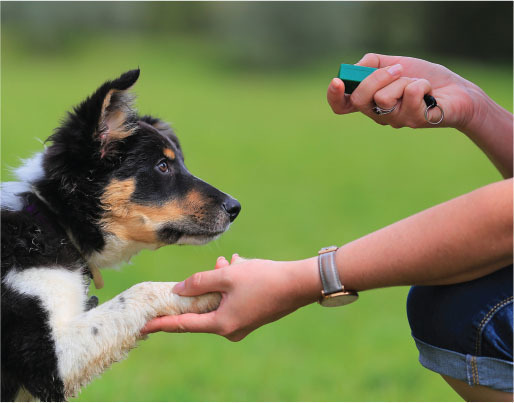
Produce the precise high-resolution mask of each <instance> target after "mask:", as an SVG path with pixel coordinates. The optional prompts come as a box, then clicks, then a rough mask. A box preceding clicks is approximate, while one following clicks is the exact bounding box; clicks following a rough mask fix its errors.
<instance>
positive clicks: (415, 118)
mask: <svg viewBox="0 0 514 403" xmlns="http://www.w3.org/2000/svg"><path fill="white" fill-rule="evenodd" d="M431 91H432V86H431V85H430V83H429V82H428V81H427V80H425V79H418V80H415V81H413V82H412V83H410V84H408V85H407V86H406V87H405V90H404V92H403V99H402V108H401V111H400V118H401V119H402V120H404V121H405V122H406V124H407V126H410V127H419V126H420V125H423V126H424V125H425V123H426V122H425V118H424V113H425V108H426V104H425V101H424V100H423V96H424V95H425V94H428V93H430V92H431ZM434 113H435V112H434Z"/></svg>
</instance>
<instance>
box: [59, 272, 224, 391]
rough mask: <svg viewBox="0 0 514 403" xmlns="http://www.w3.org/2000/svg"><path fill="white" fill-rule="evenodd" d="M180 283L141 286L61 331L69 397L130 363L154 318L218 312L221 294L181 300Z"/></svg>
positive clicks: (63, 370) (62, 363)
mask: <svg viewBox="0 0 514 403" xmlns="http://www.w3.org/2000/svg"><path fill="white" fill-rule="evenodd" d="M175 284H176V283H151V282H147V283H140V284H136V285H135V286H133V287H132V288H130V289H128V290H126V291H124V292H123V293H121V294H120V295H118V296H117V297H115V298H114V299H112V300H110V301H108V302H106V303H104V304H102V305H100V306H98V307H97V308H94V309H92V310H90V311H87V312H84V313H83V314H81V315H80V316H79V317H76V318H74V319H73V320H72V321H70V322H69V323H67V324H65V325H64V326H63V327H61V328H60V329H55V339H56V347H57V348H56V350H57V357H58V365H59V373H60V374H61V376H62V380H63V384H64V390H65V395H66V396H67V397H71V396H74V395H75V394H76V393H77V392H78V391H79V390H80V388H81V387H83V386H84V385H86V384H87V383H88V382H90V381H91V379H92V378H93V377H95V376H97V375H99V374H101V373H102V372H103V371H104V370H105V369H106V368H107V367H109V366H110V365H111V364H112V363H113V362H116V361H120V360H122V359H124V358H125V356H126V354H127V353H128V351H129V350H130V349H131V348H133V347H135V346H136V342H137V340H138V339H139V338H141V333H140V331H141V329H142V328H143V326H144V325H145V324H146V322H147V321H148V320H149V319H151V318H154V317H157V316H161V315H176V314H181V313H186V312H197V313H202V312H208V311H211V310H213V309H216V308H217V306H218V304H219V301H220V298H221V297H220V295H219V294H217V293H216V294H206V295H203V296H200V297H181V296H178V295H176V294H173V293H172V291H171V290H172V287H173V286H174V285H175Z"/></svg>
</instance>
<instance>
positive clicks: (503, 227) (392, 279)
mask: <svg viewBox="0 0 514 403" xmlns="http://www.w3.org/2000/svg"><path fill="white" fill-rule="evenodd" d="M512 190H513V182H512V179H508V180H504V181H501V182H497V183H494V184H491V185H488V186H485V187H483V188H480V189H477V190H475V191H473V192H471V193H468V194H465V195H463V196H460V197H458V198H456V199H452V200H450V201H447V202H444V203H442V204H440V205H437V206H435V207H432V208H430V209H428V210H424V211H422V212H420V213H418V214H415V215H413V216H411V217H408V218H406V219H404V220H401V221H398V222H396V223H394V224H391V225H390V226H388V227H385V228H382V229H380V230H378V231H376V232H374V233H372V234H369V235H366V236H364V237H362V238H359V239H357V240H355V241H353V242H350V243H348V244H346V245H344V246H342V247H341V248H340V249H339V250H338V252H337V254H336V261H337V267H338V269H339V270H340V274H341V278H342V279H343V284H344V285H345V287H346V288H347V289H353V290H358V291H362V290H369V289H373V288H379V287H389V286H397V285H408V284H424V285H439V284H451V283H457V282H462V281H468V280H472V279H474V278H478V277H481V276H484V275H486V274H488V273H491V272H493V271H495V270H498V269H500V268H501V267H504V266H506V265H508V264H510V263H512ZM238 262H239V263H238ZM234 263H237V264H232V265H230V266H225V265H224V264H223V262H221V263H219V265H220V266H225V267H222V268H220V269H218V270H213V271H206V272H201V273H196V274H194V275H193V276H192V277H190V278H188V279H186V280H185V282H183V283H182V285H181V286H177V287H175V292H177V293H179V294H180V295H200V294H203V293H206V292H210V291H220V292H221V293H222V301H221V304H220V307H219V308H218V310H216V311H214V312H211V313H208V314H202V315H197V314H184V315H180V316H167V317H162V318H157V319H155V320H153V321H151V322H149V323H148V324H147V326H146V328H145V329H144V331H146V332H154V331H159V330H163V331H169V332H178V331H185V332H208V333H216V334H220V335H223V336H225V337H227V338H228V339H230V340H233V341H237V340H241V339H242V338H244V337H245V336H246V335H247V334H248V333H250V332H251V331H253V330H254V329H256V328H258V327H260V326H262V325H264V324H266V323H269V322H273V321H275V320H277V319H279V318H281V317H283V316H285V315H287V314H289V313H291V312H293V311H295V310H296V309H298V308H300V307H302V306H304V305H307V304H310V303H312V302H315V301H316V300H317V299H318V298H319V296H320V292H321V288H322V287H321V281H320V277H319V272H318V267H317V258H316V257H311V258H308V259H305V260H299V261H293V262H275V261H269V260H259V259H252V260H247V261H244V260H243V261H241V260H239V259H237V258H236V259H235V262H234Z"/></svg>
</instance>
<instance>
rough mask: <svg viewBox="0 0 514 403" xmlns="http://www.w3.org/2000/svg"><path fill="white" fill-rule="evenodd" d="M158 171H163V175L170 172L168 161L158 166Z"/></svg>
mask: <svg viewBox="0 0 514 403" xmlns="http://www.w3.org/2000/svg"><path fill="white" fill-rule="evenodd" d="M157 169H159V171H161V172H162V173H165V172H168V171H169V167H168V163H167V162H166V161H161V162H159V163H158V164H157Z"/></svg>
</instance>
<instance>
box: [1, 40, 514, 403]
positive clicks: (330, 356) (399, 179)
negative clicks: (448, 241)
mask: <svg viewBox="0 0 514 403" xmlns="http://www.w3.org/2000/svg"><path fill="white" fill-rule="evenodd" d="M17 37H18V36H17V35H16V33H15V32H3V37H2V77H1V78H2V92H1V101H2V105H1V112H2V121H1V129H2V138H1V140H2V150H1V157H2V163H1V167H2V174H3V175H2V180H4V181H5V180H10V179H12V176H11V174H10V172H9V167H13V166H17V165H18V164H19V159H20V158H26V157H28V156H30V155H31V154H32V153H33V152H34V151H37V150H40V149H42V147H43V146H42V144H41V141H40V140H44V139H46V137H47V136H48V135H49V134H51V132H52V130H53V128H54V127H56V125H57V124H58V122H59V120H60V119H61V118H62V117H63V115H64V112H65V111H66V110H68V109H69V108H70V107H71V106H72V105H74V104H76V103H77V102H79V101H81V100H82V99H83V98H84V97H85V96H86V95H87V94H89V93H91V92H92V91H93V90H94V89H95V88H96V87H97V86H98V85H99V84H101V83H102V81H103V80H105V79H108V78H113V77H115V76H117V75H119V74H120V73H121V72H123V71H125V70H128V69H132V68H134V67H137V66H140V68H141V71H142V73H141V78H140V81H139V82H138V83H137V85H136V87H135V91H136V92H137V94H138V101H137V106H138V108H139V110H140V111H141V112H143V113H152V114H156V115H158V116H161V117H162V118H164V119H165V120H168V121H170V122H172V124H173V126H174V128H175V129H176V132H177V134H178V135H179V138H180V140H181V142H182V144H183V148H184V149H185V155H186V163H187V165H188V167H189V169H190V170H191V172H193V173H194V174H195V175H197V176H199V177H201V178H203V179H204V180H206V181H208V182H210V183H212V184H213V185H216V186H218V187H219V188H221V189H222V190H224V191H226V192H228V193H230V194H232V195H233V196H235V197H236V198H238V199H239V201H240V202H241V204H242V206H243V209H242V212H241V215H240V217H239V218H238V219H237V220H236V222H235V223H234V225H233V226H232V227H231V229H230V231H229V232H228V233H227V234H225V235H224V236H223V237H222V238H221V239H219V240H218V241H216V242H214V243H212V244H209V245H207V246H203V247H189V246H185V247H168V248H163V249H161V250H158V251H156V252H143V253H141V254H140V255H139V256H137V257H135V258H134V259H133V261H132V264H131V265H126V267H123V270H122V272H118V271H109V270H106V271H104V279H105V283H106V287H105V288H104V289H103V290H99V291H95V290H93V291H92V292H93V293H94V294H95V295H98V296H99V298H100V301H101V302H102V301H106V300H108V299H109V298H111V297H112V296H114V295H116V294H117V293H119V292H121V291H122V290H124V289H126V288H128V287H130V286H131V285H133V284H135V283H137V282H141V281H146V280H154V281H179V280H181V279H183V278H185V277H187V276H188V275H190V274H192V273H193V272H195V271H199V270H206V269H209V268H211V267H212V266H213V265H214V262H215V259H216V258H217V257H218V256H219V255H225V256H230V255H231V253H233V252H236V251H237V252H238V253H240V254H241V255H243V256H249V257H261V258H270V259H283V260H286V259H299V258H304V257H308V256H312V255H314V254H315V253H316V251H317V250H318V249H319V248H320V247H321V246H326V245H331V244H342V243H344V242H347V241H350V240H353V239H355V238H357V237H359V236H362V235H365V234H367V233H369V232H371V231H374V230H376V229H379V228H381V227H383V226H385V225H388V224H390V223H392V222H394V221H396V220H398V219H401V218H403V217H406V216H408V215H411V214H413V213H415V212H418V211H420V210H422V209H425V208H427V207H429V206H432V205H434V204H436V203H440V202H443V201H445V200H448V199H450V198H453V197H455V196H458V195H461V194H463V193H465V192H468V191H471V190H472V189H475V188H477V187H479V186H482V185H485V184H487V183H489V182H492V181H496V180H499V179H500V176H499V174H498V173H497V172H496V171H495V169H494V168H493V167H492V165H491V164H490V163H489V161H488V160H487V158H486V157H485V156H484V155H483V154H482V153H481V152H480V151H479V150H478V149H477V148H476V147H475V146H474V145H473V144H472V143H471V142H470V141H469V140H468V139H467V138H465V137H464V136H463V135H462V134H460V133H458V132H456V131H454V130H450V129H427V130H419V131H413V130H411V129H401V130H395V129H391V128H388V127H381V126H379V125H376V124H374V123H373V122H371V121H370V120H369V119H367V118H366V117H364V116H362V115H358V114H354V115H350V116H344V117H342V116H335V115H333V114H332V113H331V111H330V109H329V107H328V105H327V103H326V101H325V90H326V87H327V85H328V83H329V81H330V79H331V77H332V76H333V74H334V73H335V71H336V69H337V67H338V64H339V63H341V62H348V63H351V62H353V59H354V58H355V57H354V56H352V58H349V57H348V58H344V59H343V57H342V55H335V56H334V59H333V60H328V61H327V60H324V61H319V63H318V62H313V63H312V64H311V66H310V67H305V68H304V69H302V70H295V71H291V72H289V73H288V74H286V73H285V72H283V73H277V72H273V73H271V72H267V73H256V72H245V71H237V70H234V69H232V68H231V66H230V64H229V63H227V61H226V60H223V58H221V57H219V56H217V53H216V51H215V49H213V48H211V47H209V46H208V44H205V43H201V42H198V41H195V40H190V39H185V38H167V39H166V38H141V37H133V38H125V39H124V40H123V41H122V40H120V39H119V38H115V37H112V38H100V37H89V38H83V39H80V40H79V41H78V42H77V43H75V46H74V47H73V50H70V51H69V52H65V53H54V54H41V53H38V52H37V51H30V52H29V51H27V49H25V48H24V47H23V46H22V44H21V42H18V40H17ZM443 63H444V64H446V65H447V66H448V67H450V68H452V69H454V70H455V71H457V72H459V74H461V75H463V76H465V77H467V78H469V79H471V80H473V81H475V82H476V83H477V84H479V85H480V86H481V87H482V88H483V89H484V90H486V91H487V92H488V93H489V94H490V95H491V96H492V97H493V98H494V99H495V100H497V101H498V102H499V103H500V104H502V105H503V106H504V107H506V108H508V109H509V110H512V74H511V73H512V72H511V67H510V66H506V67H505V68H502V67H496V66H486V65H473V64H468V63H464V62H458V61H451V60H450V61H443ZM486 68H488V69H489V71H487V70H486ZM486 71H487V72H488V74H486ZM320 188H323V189H325V190H324V191H323V192H321V193H320V192H319V189H320ZM129 266H130V267H129ZM407 292H408V288H395V289H382V290H375V291H368V292H364V293H362V295H361V299H360V301H359V302H358V303H356V304H354V305H351V306H349V307H347V308H344V309H334V310H327V309H323V308H320V307H319V306H316V305H313V306H308V307H306V308H304V309H301V310H300V311H298V312H296V313H294V314H293V315H290V316H289V317H287V318H284V319H283V320H281V321H280V322H277V323H274V324H271V325H268V326H265V327H263V328H261V329H259V330H258V331H256V332H255V333H253V334H251V335H250V336H249V337H247V338H246V339H245V340H243V341H242V342H240V343H230V342H228V341H226V340H225V339H223V338H221V337H217V336H213V335H201V334H177V335H173V334H155V335H152V336H150V338H149V340H147V341H145V342H142V343H141V345H140V347H139V348H138V349H136V350H134V351H133V352H131V354H130V356H129V358H128V359H127V360H125V361H123V362H121V363H118V364H115V365H114V366H113V368H111V369H110V370H108V371H107V372H106V373H105V374H104V375H103V376H102V378H101V379H97V380H95V381H94V382H92V383H91V384H90V385H89V386H88V387H87V388H85V389H84V390H83V392H82V393H81V394H80V396H78V398H77V399H75V401H92V400H94V401H177V400H179V401H234V400H235V401H294V400H299V401H313V400H314V401H345V400H346V401H373V400H375V401H376V400H379V401H406V400H408V401H453V400H458V399H459V398H458V396H457V395H456V394H455V393H454V392H453V391H452V390H450V388H449V387H447V386H446V385H445V384H444V383H443V382H442V381H441V379H440V377H439V376H438V375H436V374H434V373H431V372H429V371H427V370H425V369H423V368H422V367H421V366H420V365H419V363H418V361H417V350H416V348H415V346H414V343H413V341H412V339H411V338H410V330H409V326H408V323H407V319H406V314H405V298H406V295H407Z"/></svg>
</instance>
